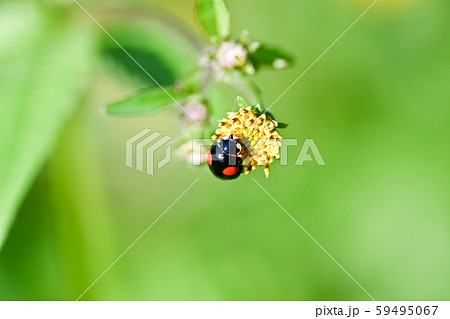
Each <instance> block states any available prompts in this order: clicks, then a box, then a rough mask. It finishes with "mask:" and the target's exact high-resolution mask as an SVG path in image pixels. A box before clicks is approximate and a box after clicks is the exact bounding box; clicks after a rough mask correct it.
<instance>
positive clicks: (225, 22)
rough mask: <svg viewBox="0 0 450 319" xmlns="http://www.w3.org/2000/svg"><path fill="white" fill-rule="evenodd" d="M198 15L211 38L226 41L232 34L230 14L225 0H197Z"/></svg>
mask: <svg viewBox="0 0 450 319" xmlns="http://www.w3.org/2000/svg"><path fill="white" fill-rule="evenodd" d="M197 15H198V19H199V21H200V23H201V24H202V26H203V28H204V29H205V31H206V32H207V33H208V34H209V35H210V36H211V37H215V38H218V39H224V38H226V37H228V35H229V34H230V13H229V12H228V9H227V6H226V4H225V2H224V1H223V0H197Z"/></svg>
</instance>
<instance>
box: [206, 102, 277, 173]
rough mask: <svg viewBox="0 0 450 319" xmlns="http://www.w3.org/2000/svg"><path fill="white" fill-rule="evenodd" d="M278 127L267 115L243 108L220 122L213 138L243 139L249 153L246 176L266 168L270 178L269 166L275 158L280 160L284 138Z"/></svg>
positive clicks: (249, 108) (245, 163)
mask: <svg viewBox="0 0 450 319" xmlns="http://www.w3.org/2000/svg"><path fill="white" fill-rule="evenodd" d="M277 125H278V123H277V122H275V121H274V120H272V119H270V118H268V117H267V116H266V114H262V115H259V113H256V112H254V111H253V110H252V108H251V107H246V108H242V107H241V108H240V109H239V111H238V112H233V113H228V118H224V119H222V120H220V121H219V128H218V129H217V130H216V134H214V135H213V136H212V137H211V138H212V139H213V140H219V139H222V138H225V137H229V136H230V135H233V136H235V137H236V138H239V139H241V140H242V141H243V143H244V146H245V147H246V148H247V151H248V154H246V155H247V157H246V158H245V159H244V165H245V167H246V170H245V174H250V172H251V171H252V170H255V169H256V168H257V167H258V166H264V173H265V175H266V177H269V165H270V164H271V163H272V162H273V159H274V158H280V152H279V150H280V146H281V139H282V137H281V136H280V134H278V132H277V130H276V128H277Z"/></svg>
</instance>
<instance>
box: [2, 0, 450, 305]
mask: <svg viewBox="0 0 450 319" xmlns="http://www.w3.org/2000/svg"><path fill="white" fill-rule="evenodd" d="M370 3H371V1H366V0H339V1H336V0H323V1H307V0H302V1H294V0H284V1H270V0H246V1H237V0H227V4H228V6H229V9H230V11H231V15H232V30H233V33H234V34H235V35H238V34H239V32H240V31H241V30H242V29H247V30H249V31H250V34H251V37H252V38H253V39H256V40H261V41H264V42H265V43H272V44H274V45H279V46H280V47H283V48H284V49H285V50H286V51H288V52H289V53H291V54H292V55H293V56H294V57H295V65H294V66H293V67H291V68H289V69H287V70H284V71H271V70H267V71H262V72H261V73H259V74H257V75H256V76H255V77H254V80H255V82H257V83H258V85H260V87H261V88H262V92H263V97H264V101H265V103H266V104H270V103H271V102H272V101H274V100H275V99H276V98H277V97H278V96H279V95H280V94H281V93H282V92H283V91H284V90H285V89H286V88H287V87H288V86H289V85H290V84H291V83H292V82H293V80H294V79H296V78H297V77H298V76H299V74H301V73H302V72H303V71H304V70H305V69H306V68H307V67H308V66H309V65H310V64H311V63H312V62H313V61H314V60H315V59H316V58H317V57H318V56H319V55H320V54H321V53H322V52H323V51H324V50H325V49H326V48H327V47H328V46H329V45H330V44H331V43H332V42H333V41H334V40H335V39H336V38H337V37H338V36H339V35H340V34H341V33H342V32H343V31H344V30H345V29H346V28H347V27H348V26H349V25H350V24H351V23H352V22H353V21H354V20H355V19H356V17H357V16H359V15H360V14H361V12H363V11H364V10H365V9H366V8H367V7H368V6H369V5H370ZM80 4H82V5H83V6H84V7H85V8H86V9H87V10H88V11H89V12H90V13H91V14H92V15H93V16H94V17H96V19H97V20H98V21H99V22H100V23H101V24H102V25H103V26H104V27H105V28H106V29H107V30H108V31H109V32H110V33H111V34H112V35H113V36H114V37H115V38H116V39H117V40H118V41H119V43H121V44H122V45H123V46H124V47H125V48H127V49H128V50H129V51H130V53H131V54H132V55H133V56H134V57H135V58H136V59H137V60H138V61H139V62H141V63H142V65H143V66H144V67H145V68H146V69H147V70H148V71H149V72H150V73H151V74H152V75H153V76H154V77H155V78H156V79H157V80H158V81H160V82H161V84H170V83H173V82H174V81H175V80H176V79H177V78H179V77H180V76H182V75H183V74H185V73H186V72H187V71H188V70H189V69H191V68H192V67H193V66H195V65H196V63H197V54H198V52H199V50H200V49H201V48H202V47H203V46H204V45H205V37H204V34H203V33H202V32H201V31H200V29H199V28H198V24H197V22H196V20H195V17H194V11H193V7H194V2H193V1H191V0H189V1H187V0H170V1H167V0H147V1H115V2H112V1H83V0H80ZM449 35H450V5H449V3H448V1H446V0H408V1H407V0H403V1H400V0H389V1H387V0H380V1H379V3H377V4H376V5H375V6H374V7H373V8H372V10H370V11H369V12H368V13H367V15H366V16H365V17H363V18H362V19H361V20H360V22H358V23H357V24H356V25H355V26H354V28H353V29H352V30H350V31H349V33H348V34H347V35H345V37H343V38H342V39H341V41H340V42H338V43H337V44H336V45H335V47H333V49H332V50H330V51H329V52H328V53H327V54H326V55H325V56H324V57H323V58H322V59H321V60H320V62H319V63H317V64H316V65H315V66H314V67H313V68H312V69H311V70H310V72H308V73H307V74H306V75H305V76H304V77H303V78H302V80H301V81H300V82H299V83H298V84H297V85H296V86H295V87H293V88H292V90H291V91H290V92H289V93H287V94H286V95H285V96H284V97H283V98H282V99H281V100H280V101H279V102H278V103H277V104H276V105H275V106H274V107H273V109H272V111H273V112H274V114H275V115H276V116H277V118H278V119H279V120H280V121H282V122H288V123H289V124H290V126H289V127H288V128H287V129H286V130H284V131H283V135H284V137H286V138H298V139H299V141H300V142H302V141H304V139H305V138H313V139H314V140H315V142H316V145H317V146H318V148H319V150H320V151H321V154H322V156H323V158H324V160H325V162H326V166H317V165H316V164H315V163H314V162H306V163H305V164H304V165H303V166H295V165H294V162H295V159H296V157H297V155H298V153H299V151H300V147H297V148H295V147H291V148H290V152H289V165H288V166H279V164H277V163H276V164H274V165H272V170H271V176H270V178H269V179H265V177H264V174H263V172H262V170H261V171H259V170H258V171H257V172H255V175H254V177H255V178H256V179H257V180H258V182H259V183H261V185H262V186H263V187H264V188H266V189H267V191H268V192H269V193H270V194H271V195H272V196H273V197H274V198H275V199H276V200H277V201H278V202H279V203H280V204H281V205H282V206H283V207H284V208H285V209H286V210H287V211H288V212H289V213H290V214H292V215H293V217H294V218H296V219H297V220H298V221H299V223H300V224H302V225H303V227H305V228H306V229H307V230H308V231H309V232H310V233H311V235H312V236H314V237H315V238H316V239H317V240H318V241H319V242H320V243H321V244H322V245H323V246H324V247H325V248H326V249H327V250H328V251H329V253H330V254H331V255H332V256H333V257H334V258H336V260H337V261H339V262H340V263H341V265H342V266H343V267H344V268H345V269H346V270H347V271H348V272H349V273H350V274H352V275H353V276H354V277H355V279H356V280H357V281H359V283H360V284H361V285H362V286H363V287H364V288H365V289H366V290H367V291H368V292H369V293H370V294H371V295H372V296H373V297H374V298H375V299H377V300H420V299H424V300H449V299H450V288H449V287H450V272H449V269H450V230H449V228H450V196H449V194H450V167H449V164H448V163H449V159H450V148H449V142H450V108H449V106H450V90H449V87H450V79H449V76H450V63H449V62H450V61H449V59H450V53H449V50H450V42H449V41H448V39H449ZM0 43H2V45H1V46H0V68H1V72H0V99H1V104H0V143H1V144H0V159H1V160H0V228H1V230H0V235H1V236H0V245H1V250H0V299H2V300H74V299H76V298H77V297H78V296H79V295H80V294H81V293H82V292H83V291H84V290H85V289H86V288H87V287H88V286H89V285H90V284H91V283H92V282H93V281H94V280H95V279H96V278H97V277H98V276H99V275H100V274H101V273H102V272H103V271H104V270H105V269H106V268H107V267H108V266H109V265H110V264H111V263H112V262H113V261H114V260H115V259H116V258H117V257H118V256H119V255H120V254H121V253H122V252H123V251H124V250H125V249H126V248H127V247H128V246H129V245H130V244H131V242H133V241H134V240H135V239H136V238H137V237H138V236H139V235H140V234H141V233H142V232H143V231H144V230H145V229H146V228H147V227H148V226H149V225H150V224H151V223H153V221H154V220H155V219H156V218H157V217H158V216H159V215H160V214H161V213H162V212H163V211H164V210H165V209H166V208H167V207H168V206H169V205H170V204H171V203H172V202H173V201H174V200H175V199H176V198H177V197H178V196H179V195H180V194H181V193H182V192H183V191H184V190H185V189H186V188H187V187H188V186H189V185H190V184H191V183H192V182H193V181H194V180H195V179H196V178H197V177H200V180H199V181H198V183H197V184H196V185H195V186H194V187H193V188H192V189H191V190H190V191H189V192H188V193H187V194H186V195H185V196H184V197H183V198H181V199H180V200H179V202H177V203H176V204H175V205H174V206H173V207H172V208H171V209H170V211H169V212H168V213H167V214H166V215H165V216H164V217H163V218H162V219H161V220H160V221H159V222H158V223H157V224H156V225H155V226H154V227H153V228H152V229H151V230H150V231H149V232H148V233H147V234H146V235H145V236H144V237H143V238H142V239H141V240H140V241H139V242H138V243H137V244H136V245H135V246H134V247H133V248H132V249H131V250H130V251H128V253H127V254H126V255H125V256H124V257H123V258H122V259H121V260H120V261H119V262H118V263H117V264H116V265H115V266H114V267H112V268H111V269H110V270H109V271H108V272H107V273H106V274H105V275H104V276H103V277H102V278H101V279H100V280H99V281H98V282H97V283H96V284H95V285H94V286H93V287H92V289H91V290H90V291H88V292H87V293H86V294H85V295H84V296H83V298H82V300H368V296H367V295H366V294H365V293H364V292H363V291H362V290H361V289H360V288H359V287H358V286H357V285H356V284H355V283H354V282H353V281H352V280H351V279H350V278H349V277H348V276H347V275H346V274H345V273H344V272H343V271H342V270H341V269H339V267H338V266H337V265H336V264H335V263H334V262H333V261H332V260H331V259H330V258H329V257H328V256H327V255H326V254H325V253H324V252H323V251H322V250H321V249H320V248H319V247H317V246H316V245H315V244H314V243H313V242H312V241H311V239H310V238H308V237H307V236H306V235H305V233H303V232H302V231H301V229H299V227H298V226H297V225H295V224H294V222H293V221H292V220H291V219H290V218H289V217H288V216H286V214H285V213H284V212H283V211H282V210H281V209H280V208H279V207H278V206H277V205H276V204H275V203H274V202H273V201H272V200H271V199H270V198H269V197H268V196H267V195H266V194H265V193H263V192H262V191H261V189H260V188H259V187H258V186H257V185H256V184H255V183H254V182H253V181H252V180H251V179H250V178H248V177H241V178H239V179H238V180H236V181H233V182H223V181H220V180H218V179H215V178H214V177H213V176H212V175H211V174H210V172H209V171H208V169H207V168H206V167H196V168H192V167H189V166H188V165H186V163H184V162H183V161H182V160H181V159H178V160H175V161H172V162H171V163H170V164H169V165H168V166H166V167H164V168H163V169H161V170H160V171H158V173H157V174H156V175H155V176H153V177H150V176H148V175H145V174H143V173H140V172H138V171H135V170H133V169H130V168H127V167H126V166H125V163H124V162H125V150H124V145H125V141H126V140H127V139H128V138H129V137H130V136H132V135H134V134H135V133H136V132H138V131H140V130H141V129H143V128H145V127H148V128H150V129H153V130H157V131H160V132H163V133H164V134H167V135H171V136H175V137H176V136H177V134H180V133H179V132H180V127H179V125H178V124H177V122H176V120H175V118H176V117H177V116H178V113H177V110H176V108H172V109H171V110H167V111H164V112H161V113H158V114H156V115H154V116H152V117H142V118H111V117H107V116H105V115H101V114H100V113H99V112H98V110H99V109H100V108H101V107H102V106H104V105H106V104H107V103H109V102H111V101H113V100H115V99H117V98H119V97H121V96H123V95H126V94H128V93H130V92H133V91H135V90H137V89H140V88H144V87H149V86H153V85H154V83H153V82H152V81H151V80H150V79H149V78H148V77H146V75H145V74H144V73H143V72H142V71H141V70H140V69H139V68H138V67H137V66H136V65H134V64H133V63H132V62H131V61H130V60H129V59H128V57H127V56H126V55H124V54H123V52H121V51H120V49H119V48H118V47H117V46H116V45H115V44H114V43H113V42H112V41H111V39H109V38H108V37H107V36H106V35H105V34H104V33H103V32H102V30H100V29H99V28H98V27H97V26H96V25H95V24H94V22H93V21H92V20H91V19H90V18H89V17H88V16H87V15H86V14H85V13H84V12H83V11H82V10H81V9H80V8H79V7H78V6H76V5H75V4H74V3H73V2H71V1H69V0H68V1H18V0H14V1H1V2H0ZM220 103H222V105H227V104H228V103H229V105H230V107H231V105H232V100H230V101H228V100H223V101H221V102H220Z"/></svg>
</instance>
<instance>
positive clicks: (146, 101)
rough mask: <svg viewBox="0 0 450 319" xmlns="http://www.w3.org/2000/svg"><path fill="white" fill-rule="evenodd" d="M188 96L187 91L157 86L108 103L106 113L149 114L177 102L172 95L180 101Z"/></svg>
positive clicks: (113, 114) (118, 114) (119, 114)
mask: <svg viewBox="0 0 450 319" xmlns="http://www.w3.org/2000/svg"><path fill="white" fill-rule="evenodd" d="M169 94H170V96H169ZM187 96H188V95H187V94H186V93H182V92H174V91H173V89H168V88H167V89H165V91H164V90H163V89H161V88H160V87H155V88H151V89H147V90H142V91H139V92H137V93H135V94H133V95H131V96H129V97H126V98H125V99H122V100H120V101H118V102H115V103H112V104H110V105H108V106H107V107H106V114H108V115H112V116H141V115H149V114H152V113H154V112H156V111H159V110H161V109H162V108H164V107H166V106H169V105H173V104H176V103H175V101H174V100H173V99H172V97H173V98H174V99H175V100H176V101H177V102H178V100H181V99H184V98H186V97H187ZM178 103H179V102H178Z"/></svg>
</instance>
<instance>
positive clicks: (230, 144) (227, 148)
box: [208, 135, 245, 179]
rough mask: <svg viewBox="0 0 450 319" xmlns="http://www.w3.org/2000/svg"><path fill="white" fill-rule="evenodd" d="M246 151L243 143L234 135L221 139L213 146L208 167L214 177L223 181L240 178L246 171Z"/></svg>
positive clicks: (209, 153) (209, 154)
mask: <svg viewBox="0 0 450 319" xmlns="http://www.w3.org/2000/svg"><path fill="white" fill-rule="evenodd" d="M244 149H245V147H244V145H243V143H242V142H241V141H240V140H239V139H237V138H236V137H234V136H233V135H230V136H229V137H228V138H223V139H220V140H219V141H218V142H216V143H215V144H214V145H213V146H211V149H210V150H209V152H208V165H209V169H210V170H211V172H212V173H213V174H214V176H216V177H218V178H221V179H236V178H238V177H239V175H241V173H242V171H243V169H244V164H243V159H242V157H243V154H244V153H245V152H244Z"/></svg>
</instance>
